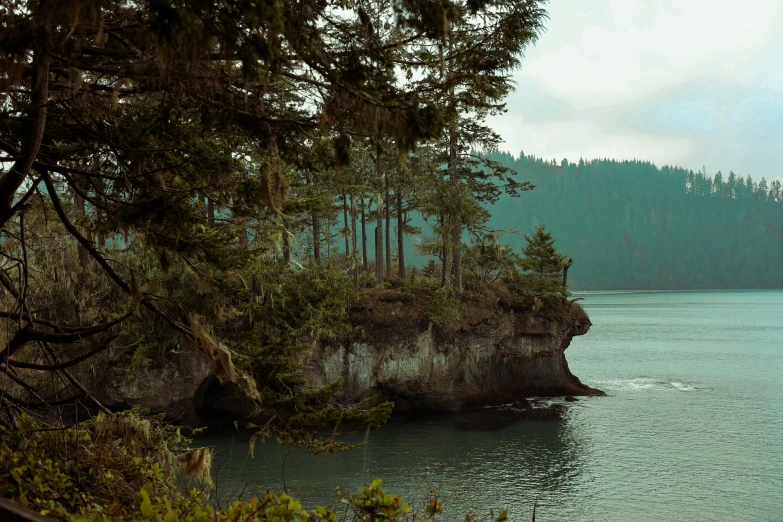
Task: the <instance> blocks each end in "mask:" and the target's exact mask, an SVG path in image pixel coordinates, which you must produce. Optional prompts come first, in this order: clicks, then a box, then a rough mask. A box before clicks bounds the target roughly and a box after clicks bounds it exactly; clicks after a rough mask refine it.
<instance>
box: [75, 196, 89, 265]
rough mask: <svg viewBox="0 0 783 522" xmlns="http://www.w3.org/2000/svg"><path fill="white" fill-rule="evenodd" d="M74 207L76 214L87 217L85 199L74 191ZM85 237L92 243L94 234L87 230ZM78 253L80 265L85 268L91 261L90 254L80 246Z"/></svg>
mask: <svg viewBox="0 0 783 522" xmlns="http://www.w3.org/2000/svg"><path fill="white" fill-rule="evenodd" d="M73 206H74V207H75V209H76V213H77V214H78V215H79V216H80V217H82V216H86V215H87V211H86V209H85V208H84V198H83V197H82V195H81V194H79V193H78V192H76V191H75V190H74V192H73ZM84 237H85V238H86V239H87V241H90V242H91V241H92V234H91V233H90V229H89V228H87V229H86V230H84ZM78 252H79V263H80V264H81V265H82V266H85V265H86V264H87V261H88V260H89V259H90V253H89V252H87V249H86V248H84V246H82V245H79V246H78Z"/></svg>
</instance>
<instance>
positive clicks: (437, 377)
mask: <svg viewBox="0 0 783 522" xmlns="http://www.w3.org/2000/svg"><path fill="white" fill-rule="evenodd" d="M573 307H574V310H573V311H574V313H571V314H569V317H568V318H564V319H562V320H547V319H545V318H543V317H539V316H535V315H532V314H518V313H513V312H510V311H508V312H504V313H502V314H500V315H499V316H496V317H493V318H490V319H488V320H485V321H483V322H482V323H481V324H478V325H475V327H473V328H471V331H470V332H469V333H461V334H459V335H454V336H450V337H443V336H440V335H438V334H437V332H436V331H435V330H434V329H433V327H432V325H431V324H426V325H419V326H422V327H423V328H421V329H420V330H418V331H416V330H415V326H414V325H411V326H412V327H413V328H412V329H411V331H408V332H407V335H406V334H405V333H402V335H400V332H399V329H396V331H391V330H390V331H388V332H384V331H383V329H384V328H383V327H378V329H380V330H381V331H372V330H374V329H376V328H375V327H374V326H365V327H364V330H363V334H364V337H365V339H360V340H358V341H356V342H353V343H351V344H348V345H340V346H319V347H318V348H316V350H315V351H314V353H313V354H312V356H311V357H310V359H309V360H308V361H307V362H306V364H305V376H306V377H307V379H308V381H309V384H311V385H315V386H319V385H324V384H327V383H329V382H332V381H334V380H336V379H341V380H342V387H343V394H344V396H345V398H346V399H347V400H358V399H362V398H365V397H367V396H370V395H375V394H377V395H379V396H380V397H381V398H383V399H387V400H392V401H394V402H395V405H396V409H397V410H398V411H405V410H408V409H416V410H438V411H455V410H461V409H467V408H474V407H480V406H488V405H498V404H507V403H511V402H514V401H515V400H519V399H520V398H524V397H531V396H562V395H601V394H602V393H603V392H601V391H599V390H595V389H593V388H590V387H589V386H586V385H584V384H582V383H581V382H580V381H579V379H578V378H577V377H576V376H574V375H573V374H571V372H570V371H569V369H568V363H567V362H566V358H565V353H564V352H565V349H566V348H567V347H568V345H569V344H570V342H571V339H572V338H573V337H574V336H575V335H583V334H585V333H587V331H588V329H589V328H590V326H591V324H590V320H589V319H588V317H587V315H586V314H585V313H584V312H583V311H582V310H581V308H579V307H578V305H573ZM368 330H369V331H368Z"/></svg>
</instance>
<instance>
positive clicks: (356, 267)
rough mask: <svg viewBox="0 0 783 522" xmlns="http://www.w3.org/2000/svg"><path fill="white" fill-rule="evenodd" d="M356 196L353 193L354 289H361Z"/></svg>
mask: <svg viewBox="0 0 783 522" xmlns="http://www.w3.org/2000/svg"><path fill="white" fill-rule="evenodd" d="M356 236H357V234H356V198H355V197H354V195H353V194H351V243H352V245H351V246H352V248H353V259H352V260H351V262H352V265H353V289H354V291H355V292H358V291H359V260H358V259H356V241H357V239H356Z"/></svg>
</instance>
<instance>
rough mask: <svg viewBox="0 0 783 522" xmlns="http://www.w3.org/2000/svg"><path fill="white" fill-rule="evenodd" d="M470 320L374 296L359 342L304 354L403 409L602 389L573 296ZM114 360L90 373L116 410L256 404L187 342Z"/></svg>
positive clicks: (345, 382)
mask: <svg viewBox="0 0 783 522" xmlns="http://www.w3.org/2000/svg"><path fill="white" fill-rule="evenodd" d="M475 314H476V317H475V318H474V319H473V320H472V321H470V326H469V328H466V329H465V328H463V329H462V330H460V331H459V332H456V333H452V334H450V335H446V334H445V333H443V332H442V331H440V330H439V329H438V328H434V327H433V325H432V324H431V323H430V322H429V321H427V320H426V319H425V318H424V317H423V316H422V315H421V313H419V312H418V311H413V310H412V309H410V307H408V308H406V307H405V305H404V303H399V302H396V303H383V302H376V303H375V304H374V306H373V307H372V308H371V309H370V310H368V311H366V312H365V314H364V316H362V312H359V313H357V314H354V315H353V317H352V321H353V322H354V324H355V326H356V330H357V335H356V336H355V337H354V338H355V339H356V340H354V341H353V342H351V343H343V344H337V345H327V344H324V345H318V346H316V348H315V349H314V351H313V353H312V354H311V355H310V357H309V358H308V359H307V360H306V361H304V373H305V377H306V378H307V380H308V382H309V384H311V385H316V386H318V385H324V384H327V383H329V382H332V381H334V380H337V379H341V380H342V386H343V394H344V397H345V399H346V400H357V399H362V398H365V397H368V396H370V395H379V396H380V398H382V399H385V400H391V401H394V403H395V405H396V409H397V410H398V411H405V410H409V409H418V410H440V411H454V410H460V409H466V408H474V407H480V406H487V405H497V404H506V403H510V402H514V401H516V400H519V399H521V398H524V397H531V396H562V395H597V394H602V392H600V391H599V390H595V389H593V388H590V387H588V386H586V385H584V384H582V383H581V382H580V381H579V379H578V378H577V377H575V376H574V375H572V374H571V372H570V371H569V369H568V363H567V362H566V358H565V353H564V352H565V349H566V348H567V347H568V345H569V344H570V342H571V339H572V338H573V337H574V336H576V335H583V334H585V333H587V331H588V329H589V328H590V326H591V325H590V320H589V319H588V317H587V315H586V314H585V313H584V311H582V309H581V307H579V306H578V305H576V304H574V305H572V306H571V309H570V311H569V313H568V314H566V315H565V316H564V317H562V318H560V319H558V320H549V319H546V318H544V317H541V316H538V315H534V314H530V313H515V312H513V311H510V310H500V309H497V308H494V309H492V310H491V311H485V312H484V313H481V312H479V311H476V312H475ZM115 364H119V361H115V362H111V361H107V362H106V366H105V367H104V368H103V369H97V371H96V368H93V370H92V372H91V373H92V375H91V377H90V378H89V379H88V381H89V382H90V388H91V389H93V390H98V391H97V393H96V396H97V397H98V398H99V400H101V401H102V402H103V403H104V404H106V405H107V406H109V407H110V408H114V409H123V408H127V407H129V406H136V405H138V406H143V407H146V408H150V409H152V410H153V411H158V412H165V413H166V414H167V418H169V419H171V420H173V421H176V422H180V423H183V424H189V425H197V424H203V423H205V422H211V421H214V420H215V419H216V418H221V417H222V418H224V419H231V418H237V417H242V416H246V415H248V414H249V413H251V412H252V410H253V405H252V403H251V402H250V401H249V400H247V399H244V398H243V397H241V396H240V395H239V394H238V393H237V392H236V391H235V390H233V389H232V388H230V387H225V386H223V385H221V384H220V383H219V382H218V380H217V379H216V378H215V377H214V376H212V375H211V374H210V372H209V365H208V363H207V360H206V357H204V356H203V355H202V354H201V353H199V352H198V351H196V350H195V349H194V348H192V347H188V346H183V348H182V350H181V351H179V352H177V353H175V354H172V355H171V357H170V358H169V360H168V361H167V362H166V363H165V364H162V365H159V366H155V367H145V368H141V369H137V370H135V371H133V372H125V373H123V374H122V375H121V376H120V375H118V374H117V373H116V372H112V371H111V368H112V367H113V366H114V365H115Z"/></svg>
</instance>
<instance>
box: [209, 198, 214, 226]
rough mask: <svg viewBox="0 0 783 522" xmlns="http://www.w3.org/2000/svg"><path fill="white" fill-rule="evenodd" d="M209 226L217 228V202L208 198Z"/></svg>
mask: <svg viewBox="0 0 783 522" xmlns="http://www.w3.org/2000/svg"><path fill="white" fill-rule="evenodd" d="M207 226H208V227H209V228H215V202H214V201H212V198H207Z"/></svg>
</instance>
